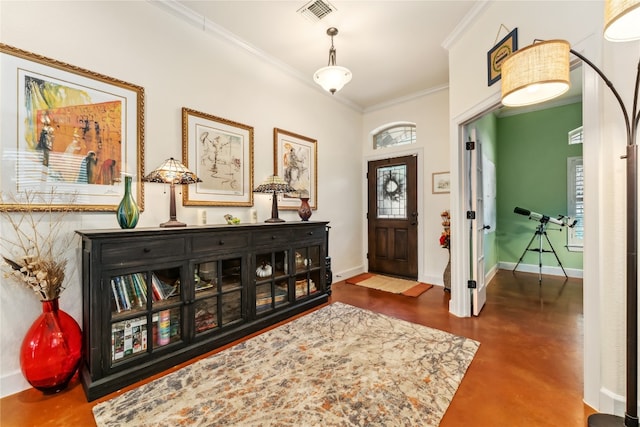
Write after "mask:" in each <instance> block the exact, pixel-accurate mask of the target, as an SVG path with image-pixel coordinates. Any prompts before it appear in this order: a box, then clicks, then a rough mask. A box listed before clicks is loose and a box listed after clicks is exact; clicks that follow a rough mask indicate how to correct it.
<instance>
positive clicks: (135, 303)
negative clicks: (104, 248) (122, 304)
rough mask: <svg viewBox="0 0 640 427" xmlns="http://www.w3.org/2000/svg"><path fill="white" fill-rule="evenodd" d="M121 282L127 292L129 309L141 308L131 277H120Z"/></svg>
mask: <svg viewBox="0 0 640 427" xmlns="http://www.w3.org/2000/svg"><path fill="white" fill-rule="evenodd" d="M122 281H123V283H124V289H125V291H126V292H127V296H128V297H129V302H130V303H131V308H136V307H143V304H141V302H140V299H139V298H138V294H137V293H136V289H135V285H134V283H133V278H132V276H131V275H130V274H127V275H125V276H122Z"/></svg>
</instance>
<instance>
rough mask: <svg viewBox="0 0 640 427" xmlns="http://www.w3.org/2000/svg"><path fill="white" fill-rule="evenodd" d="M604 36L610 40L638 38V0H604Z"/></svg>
mask: <svg viewBox="0 0 640 427" xmlns="http://www.w3.org/2000/svg"><path fill="white" fill-rule="evenodd" d="M604 38H606V39H607V40H609V41H612V42H627V41H631V40H638V39H640V0H606V1H605V4H604Z"/></svg>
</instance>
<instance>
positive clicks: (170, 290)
mask: <svg viewBox="0 0 640 427" xmlns="http://www.w3.org/2000/svg"><path fill="white" fill-rule="evenodd" d="M151 291H152V292H151V295H152V298H153V301H161V300H164V299H167V298H169V297H171V296H173V295H174V294H176V292H177V291H178V286H177V285H173V286H172V285H169V284H167V283H165V282H163V281H162V280H160V279H159V278H158V276H157V275H156V274H155V273H151ZM111 293H112V295H113V298H112V299H111V301H112V310H113V311H117V312H118V313H120V312H122V311H126V310H131V309H133V308H136V307H143V308H144V307H146V306H147V300H148V295H149V294H148V288H147V280H146V279H145V275H144V274H143V273H134V274H126V275H123V276H114V277H112V278H111Z"/></svg>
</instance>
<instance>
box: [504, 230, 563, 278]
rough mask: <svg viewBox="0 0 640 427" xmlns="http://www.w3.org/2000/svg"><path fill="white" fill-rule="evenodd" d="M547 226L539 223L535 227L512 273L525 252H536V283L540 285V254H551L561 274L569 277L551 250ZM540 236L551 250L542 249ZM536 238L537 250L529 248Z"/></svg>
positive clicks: (556, 255)
mask: <svg viewBox="0 0 640 427" xmlns="http://www.w3.org/2000/svg"><path fill="white" fill-rule="evenodd" d="M548 224H549V223H548V222H541V223H540V225H538V226H537V227H536V231H535V232H534V234H533V236H532V237H531V240H529V244H528V245H527V247H526V248H525V250H524V252H522V256H521V257H520V259H519V260H518V263H517V264H516V266H515V267H513V271H516V269H517V268H518V266H519V265H520V263H521V262H522V259H523V258H524V256H525V255H526V253H527V251H531V252H538V282H539V283H542V254H543V253H553V255H554V256H555V257H556V261H558V265H559V266H560V268H561V269H562V272H563V273H564V277H569V276H567V272H566V271H564V267H563V266H562V262H560V258H558V254H557V253H556V250H555V249H553V245H552V244H551V241H550V240H549V236H547V225H548ZM542 236H544V238H545V239H546V240H547V243H548V244H549V247H550V248H551V250H549V249H543V247H542ZM536 237H537V238H538V247H537V248H531V244H532V243H533V241H534V240H535V239H536Z"/></svg>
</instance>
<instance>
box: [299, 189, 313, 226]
mask: <svg viewBox="0 0 640 427" xmlns="http://www.w3.org/2000/svg"><path fill="white" fill-rule="evenodd" d="M300 202H301V203H300V207H299V208H298V215H300V218H301V219H302V220H303V221H309V218H311V206H309V192H308V191H306V190H303V191H301V192H300Z"/></svg>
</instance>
